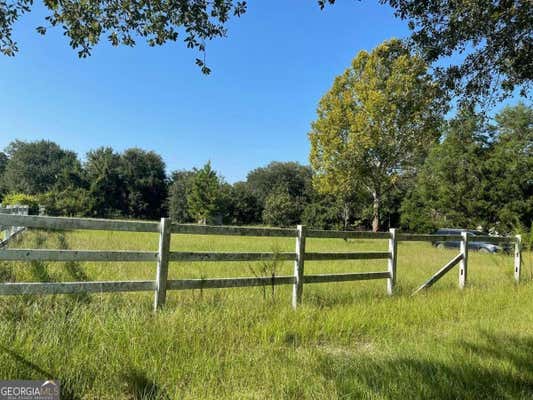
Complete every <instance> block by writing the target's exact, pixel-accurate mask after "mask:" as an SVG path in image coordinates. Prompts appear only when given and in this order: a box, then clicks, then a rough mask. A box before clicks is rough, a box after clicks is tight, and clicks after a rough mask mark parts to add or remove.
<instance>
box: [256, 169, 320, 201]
mask: <svg viewBox="0 0 533 400" xmlns="http://www.w3.org/2000/svg"><path fill="white" fill-rule="evenodd" d="M311 180H312V171H311V168H310V167H308V166H304V165H301V164H299V163H297V162H277V161H274V162H271V163H270V164H268V165H267V166H266V167H261V168H256V169H254V170H253V171H251V172H250V173H248V176H247V178H246V183H247V185H248V187H249V189H250V190H251V192H252V193H253V195H254V196H256V197H257V200H258V201H259V204H260V205H261V207H264V204H265V201H266V198H267V197H268V196H269V195H270V194H271V193H272V191H273V190H277V189H280V190H284V191H286V192H287V193H288V194H289V195H290V196H292V197H304V198H306V199H308V198H309V197H310V196H311V193H312V184H311Z"/></svg>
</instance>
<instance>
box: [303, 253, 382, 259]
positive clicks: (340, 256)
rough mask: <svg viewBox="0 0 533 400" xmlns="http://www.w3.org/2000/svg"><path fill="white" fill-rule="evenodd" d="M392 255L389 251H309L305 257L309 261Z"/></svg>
mask: <svg viewBox="0 0 533 400" xmlns="http://www.w3.org/2000/svg"><path fill="white" fill-rule="evenodd" d="M389 257H390V253H389V252H388V251H359V252H350V253H348V252H346V253H327V252H320V253H315V252H308V253H305V259H306V260H308V261H319V260H383V259H387V258H389Z"/></svg>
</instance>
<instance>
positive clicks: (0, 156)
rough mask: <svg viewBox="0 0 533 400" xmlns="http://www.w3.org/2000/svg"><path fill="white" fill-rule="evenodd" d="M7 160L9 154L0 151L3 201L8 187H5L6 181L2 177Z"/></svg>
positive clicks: (0, 193)
mask: <svg viewBox="0 0 533 400" xmlns="http://www.w3.org/2000/svg"><path fill="white" fill-rule="evenodd" d="M7 161H8V158H7V154H6V153H4V152H1V151H0V202H1V201H2V197H3V196H4V194H5V193H6V189H5V188H4V181H3V179H2V176H3V175H4V171H5V169H6V165H7Z"/></svg>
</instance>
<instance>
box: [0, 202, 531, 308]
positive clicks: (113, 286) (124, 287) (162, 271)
mask: <svg viewBox="0 0 533 400" xmlns="http://www.w3.org/2000/svg"><path fill="white" fill-rule="evenodd" d="M26 212H27V209H26ZM0 226H4V227H5V226H7V227H12V226H22V227H31V228H42V229H67V230H68V229H82V230H83V229H87V230H112V231H127V232H157V233H159V245H158V251H157V252H156V251H153V252H152V251H124V250H116V251H99V250H42V249H2V250H0V260H4V261H34V260H42V261H101V262H116V261H125V262H130V261H131V262H139V261H146V262H147V261H153V262H155V263H156V276H155V279H154V280H153V281H113V282H105V281H104V282H53V283H43V282H35V283H33V282H32V283H22V282H21V283H18V282H17V283H6V282H4V283H0V295H16V294H64V293H81V292H133V291H153V292H154V309H156V310H157V309H159V308H161V307H162V306H163V305H164V304H165V300H166V293H167V291H168V290H185V289H208V288H233V287H252V286H265V285H292V286H293V294H292V305H293V307H295V308H296V307H298V305H300V304H301V302H302V298H303V289H304V284H310V283H324V282H347V281H359V280H371V279H384V280H386V281H387V286H386V288H387V293H388V294H389V295H392V294H393V292H394V286H395V283H396V267H397V246H398V242H399V241H442V240H459V241H460V242H461V248H460V253H459V254H458V255H457V256H455V257H454V258H453V259H452V260H451V261H450V262H448V263H447V264H446V265H445V266H444V267H443V268H441V269H440V270H439V271H438V272H437V273H436V274H435V275H433V276H432V277H431V278H430V279H429V280H428V281H426V282H425V283H424V284H423V285H422V286H421V287H420V288H418V289H417V290H416V291H415V293H417V292H419V291H420V290H422V289H427V288H429V287H431V286H432V285H433V284H434V283H435V282H436V281H438V280H439V279H440V278H441V277H442V276H444V275H445V274H446V273H447V272H448V271H450V270H451V269H452V268H453V267H454V266H455V265H457V264H460V269H459V286H460V287H461V288H462V287H464V286H465V285H466V283H467V272H468V270H467V268H468V238H469V235H468V234H467V233H466V232H463V233H462V234H461V235H418V234H417V235H413V234H405V233H397V231H396V230H395V229H391V230H390V231H389V232H357V231H324V230H315V229H307V228H305V227H304V226H302V225H298V226H297V227H296V229H289V228H252V227H235V226H199V225H191V224H174V223H172V222H171V220H170V219H168V218H162V219H161V221H160V222H142V221H141V222H140V221H127V220H125V221H121V220H107V219H90V218H65V217H45V216H28V215H19V214H15V213H14V212H13V211H11V212H10V213H0ZM172 233H175V234H199V235H238V236H263V237H294V238H295V251H294V252H282V253H276V252H185V251H170V243H171V236H172ZM306 238H344V239H348V238H364V239H387V240H388V251H366V252H307V251H306ZM478 238H479V240H483V241H489V240H490V241H491V243H508V242H511V241H512V242H513V243H514V245H515V255H514V277H515V280H516V281H517V282H518V281H519V279H520V269H521V250H522V248H521V241H520V237H519V236H517V237H516V238H500V237H491V236H483V237H479V236H476V240H478ZM487 238H488V239H487ZM317 260H387V269H386V270H385V271H370V272H358V273H338V274H305V271H304V264H305V261H317ZM173 261H191V262H194V261H203V262H216V261H293V262H294V272H293V275H292V276H271V277H269V276H265V277H236V278H209V279H179V280H169V279H168V268H169V262H173Z"/></svg>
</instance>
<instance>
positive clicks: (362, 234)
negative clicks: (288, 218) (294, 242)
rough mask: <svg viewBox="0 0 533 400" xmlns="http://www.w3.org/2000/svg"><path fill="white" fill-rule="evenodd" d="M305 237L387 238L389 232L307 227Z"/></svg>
mask: <svg viewBox="0 0 533 400" xmlns="http://www.w3.org/2000/svg"><path fill="white" fill-rule="evenodd" d="M305 235H306V237H310V238H340V239H389V238H390V233H389V232H367V231H327V230H320V229H308V230H306V232H305Z"/></svg>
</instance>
